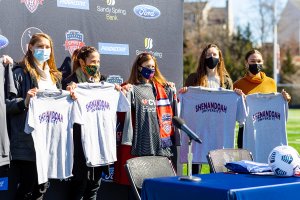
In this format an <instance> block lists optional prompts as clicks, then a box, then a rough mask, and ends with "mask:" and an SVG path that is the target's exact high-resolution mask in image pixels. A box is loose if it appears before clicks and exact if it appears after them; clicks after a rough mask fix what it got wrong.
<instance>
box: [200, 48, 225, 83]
mask: <svg viewBox="0 0 300 200" xmlns="http://www.w3.org/2000/svg"><path fill="white" fill-rule="evenodd" d="M211 47H214V48H216V49H217V50H218V53H219V63H218V65H217V73H218V75H219V77H220V83H221V85H220V86H221V87H223V86H224V76H225V75H226V76H229V74H228V72H227V70H226V68H225V64H224V59H223V56H222V52H221V50H220V49H219V47H218V46H217V45H215V44H208V45H207V46H206V47H205V48H204V49H203V51H202V53H201V56H200V58H199V62H198V68H197V72H196V73H197V80H196V85H195V86H204V87H207V84H208V83H207V81H208V80H207V73H208V72H207V68H206V64H205V59H206V53H207V51H208V49H210V48H211Z"/></svg>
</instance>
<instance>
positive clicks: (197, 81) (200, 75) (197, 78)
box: [179, 44, 233, 174]
mask: <svg viewBox="0 0 300 200" xmlns="http://www.w3.org/2000/svg"><path fill="white" fill-rule="evenodd" d="M189 86H202V87H208V88H219V87H222V88H225V89H229V90H232V88H233V86H232V80H231V78H230V76H229V74H228V72H227V70H226V68H225V64H224V59H223V56H222V52H221V50H220V49H219V47H218V46H217V45H215V44H208V45H207V46H206V47H205V48H204V49H203V51H202V53H201V55H200V58H199V62H198V68H197V71H196V72H195V73H192V74H190V75H189V76H188V78H187V79H186V81H185V87H183V88H182V89H180V91H179V93H184V92H186V91H187V87H189ZM200 170H201V165H198V164H193V165H192V174H198V173H199V171H200Z"/></svg>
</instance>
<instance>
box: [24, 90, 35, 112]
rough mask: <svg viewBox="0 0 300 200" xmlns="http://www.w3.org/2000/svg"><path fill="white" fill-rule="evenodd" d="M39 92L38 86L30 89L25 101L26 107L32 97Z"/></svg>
mask: <svg viewBox="0 0 300 200" xmlns="http://www.w3.org/2000/svg"><path fill="white" fill-rule="evenodd" d="M37 92H38V89H37V88H32V89H30V90H28V92H27V95H26V99H25V102H24V103H25V107H26V108H28V105H29V101H30V98H31V97H34V96H35V95H36V93H37Z"/></svg>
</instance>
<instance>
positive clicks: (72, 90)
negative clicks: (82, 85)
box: [66, 82, 77, 100]
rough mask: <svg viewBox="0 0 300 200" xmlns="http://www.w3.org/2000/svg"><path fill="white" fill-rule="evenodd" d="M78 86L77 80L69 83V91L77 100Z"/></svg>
mask: <svg viewBox="0 0 300 200" xmlns="http://www.w3.org/2000/svg"><path fill="white" fill-rule="evenodd" d="M76 87H77V84H76V83H75V82H71V83H69V84H68V86H67V88H66V89H67V91H69V92H70V96H71V97H72V99H73V100H76V99H77V95H76V93H75V91H74V90H75V88H76Z"/></svg>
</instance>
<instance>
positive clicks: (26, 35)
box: [21, 27, 43, 54]
mask: <svg viewBox="0 0 300 200" xmlns="http://www.w3.org/2000/svg"><path fill="white" fill-rule="evenodd" d="M42 32H43V31H41V29H39V28H37V27H29V28H27V29H26V30H25V31H24V32H23V34H22V37H21V48H22V51H23V54H25V53H26V52H27V49H28V43H29V41H30V39H31V37H32V35H34V34H36V33H42Z"/></svg>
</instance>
